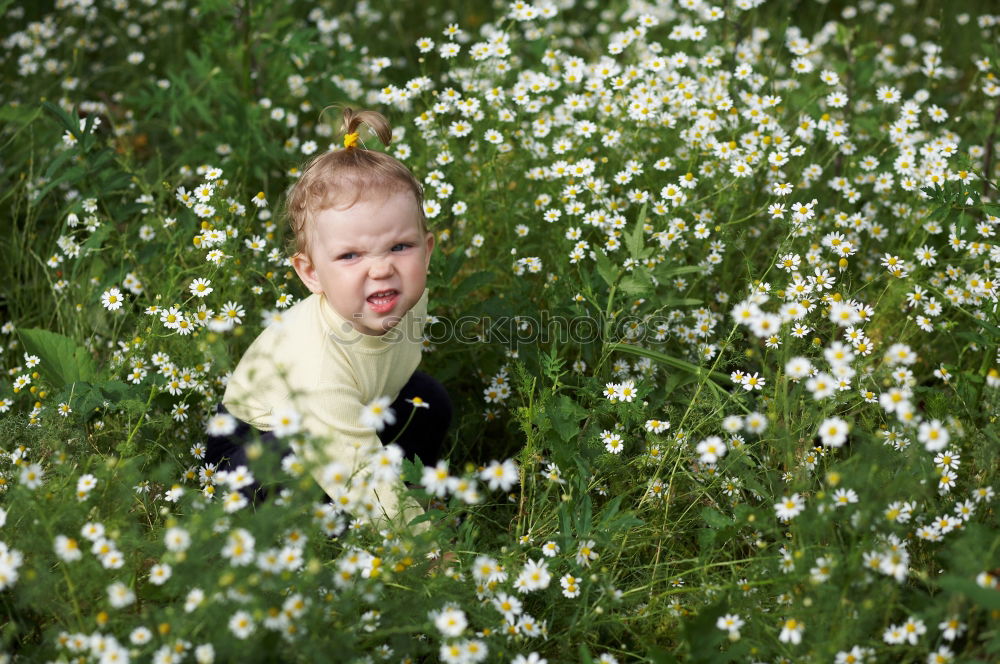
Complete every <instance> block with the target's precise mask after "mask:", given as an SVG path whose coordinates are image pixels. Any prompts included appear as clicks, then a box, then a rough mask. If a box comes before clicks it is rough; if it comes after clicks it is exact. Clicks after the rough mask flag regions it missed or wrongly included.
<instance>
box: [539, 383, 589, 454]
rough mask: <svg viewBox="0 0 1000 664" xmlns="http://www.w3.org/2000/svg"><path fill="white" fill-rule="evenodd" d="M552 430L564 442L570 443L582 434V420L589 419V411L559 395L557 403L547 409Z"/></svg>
mask: <svg viewBox="0 0 1000 664" xmlns="http://www.w3.org/2000/svg"><path fill="white" fill-rule="evenodd" d="M546 410H547V411H548V415H549V417H550V419H551V422H552V428H553V429H555V432H556V433H557V434H559V437H560V438H562V440H563V441H564V442H569V441H570V440H572V439H573V437H575V436H576V435H578V434H579V433H580V420H582V419H584V418H585V417H587V411H586V410H585V409H584V408H583V406H581V405H580V404H578V403H577V402H576V401H574V400H573V399H571V398H569V397H568V396H566V395H565V394H561V395H559V398H558V399H556V401H555V403H553V404H551V405H550V406H548V407H547V408H546Z"/></svg>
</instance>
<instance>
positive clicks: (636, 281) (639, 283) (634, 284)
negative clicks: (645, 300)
mask: <svg viewBox="0 0 1000 664" xmlns="http://www.w3.org/2000/svg"><path fill="white" fill-rule="evenodd" d="M619 288H621V290H622V292H623V293H625V294H627V295H650V294H652V293H653V280H652V279H651V278H650V277H649V272H647V271H646V270H644V269H637V270H635V271H634V272H631V273H629V274H627V275H626V276H625V277H624V278H623V279H622V281H621V283H620V284H619Z"/></svg>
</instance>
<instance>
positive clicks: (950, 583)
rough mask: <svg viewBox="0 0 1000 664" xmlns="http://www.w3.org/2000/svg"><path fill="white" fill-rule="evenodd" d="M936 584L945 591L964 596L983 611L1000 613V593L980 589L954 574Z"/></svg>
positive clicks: (973, 583)
mask: <svg viewBox="0 0 1000 664" xmlns="http://www.w3.org/2000/svg"><path fill="white" fill-rule="evenodd" d="M938 583H939V584H940V585H941V587H942V588H944V589H945V590H950V591H952V592H953V593H958V594H961V595H965V596H966V597H968V598H969V599H971V600H972V601H973V602H975V603H976V604H979V605H980V606H981V607H983V608H984V609H990V610H992V611H1000V591H998V590H993V589H991V588H982V587H980V586H979V585H977V584H976V582H975V581H973V580H971V579H966V578H963V577H960V576H955V575H954V574H950V575H948V576H944V577H941V580H940V581H939V582H938Z"/></svg>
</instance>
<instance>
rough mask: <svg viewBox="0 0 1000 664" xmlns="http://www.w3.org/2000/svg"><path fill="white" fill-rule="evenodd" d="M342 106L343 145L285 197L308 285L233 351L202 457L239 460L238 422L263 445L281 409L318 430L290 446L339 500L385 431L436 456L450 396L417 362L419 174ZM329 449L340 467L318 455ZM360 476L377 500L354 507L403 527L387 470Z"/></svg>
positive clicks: (362, 115) (382, 126) (423, 235)
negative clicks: (222, 425) (381, 475)
mask: <svg viewBox="0 0 1000 664" xmlns="http://www.w3.org/2000/svg"><path fill="white" fill-rule="evenodd" d="M343 116H344V117H343V125H344V131H345V137H344V148H342V149H335V150H331V151H329V152H326V153H325V154H322V155H319V156H318V157H316V158H314V159H312V160H311V161H310V163H309V164H308V166H306V168H305V169H304V171H303V174H302V176H301V178H300V179H299V180H298V182H296V183H295V185H294V187H293V188H292V190H291V191H290V193H289V196H288V201H287V215H288V218H289V223H290V225H291V228H292V231H293V233H294V238H295V250H294V253H293V255H292V258H291V263H292V266H293V267H294V268H295V272H296V274H298V276H299V278H300V279H301V280H302V283H303V284H305V286H306V288H308V289H309V290H310V291H311V292H312V295H311V296H309V297H308V298H306V299H304V300H302V301H300V302H299V303H297V304H296V305H294V306H293V307H292V308H291V309H289V310H288V311H287V312H285V314H283V315H282V320H281V322H280V323H279V324H275V325H272V326H270V327H268V328H267V329H265V330H264V331H263V332H262V333H261V334H260V336H258V337H257V339H255V340H254V342H253V343H252V345H251V346H250V348H249V349H247V352H246V353H245V354H244V355H243V357H242V359H241V360H240V362H239V364H238V366H237V367H236V369H235V370H234V371H233V374H232V376H231V378H230V380H229V383H228V385H227V388H226V393H225V396H224V398H223V402H222V408H221V410H224V411H225V412H228V413H229V414H231V415H233V416H234V417H235V418H236V419H237V420H239V424H238V426H237V430H236V432H235V433H233V434H232V435H229V436H225V437H219V436H214V437H213V436H210V437H209V441H208V446H207V447H208V453H207V455H206V457H207V460H208V461H209V462H216V463H220V469H225V468H235V467H238V466H239V465H247V462H246V452H245V450H244V449H243V443H244V442H246V441H247V440H248V439H249V438H250V436H251V428H253V429H256V430H257V431H259V432H261V434H262V439H263V440H264V441H266V442H268V443H271V444H274V442H275V440H276V435H275V434H276V433H280V432H281V430H282V428H283V427H287V426H288V424H289V422H288V420H289V418H291V419H292V420H295V421H296V422H295V424H297V425H298V426H300V427H301V429H302V430H303V431H304V432H306V433H308V434H311V435H312V436H314V437H315V439H316V440H317V441H319V442H318V443H317V444H316V445H313V446H307V447H306V449H304V450H302V456H303V457H304V458H305V460H306V461H308V462H311V463H310V465H311V466H312V467H314V468H316V470H315V471H314V472H313V476H314V478H315V479H316V480H317V481H318V482H319V484H320V486H321V487H322V488H323V490H324V491H326V493H327V494H328V495H329V496H330V497H331V498H332V499H334V500H336V501H337V502H338V504H341V505H345V504H346V505H347V506H348V508H349V509H351V508H352V507H357V506H358V503H357V501H359V497H358V496H357V495H348V494H346V493H345V491H344V485H343V477H344V476H345V475H346V476H350V475H351V474H353V473H356V472H357V471H359V470H362V471H363V468H362V464H363V463H364V461H365V460H366V459H367V458H368V457H369V456H370V455H371V454H372V452H373V451H375V450H378V449H379V448H380V447H381V445H382V444H383V443H385V444H388V443H389V442H392V441H393V440H395V442H396V444H397V445H399V446H400V447H401V448H402V450H403V452H404V455H405V456H406V457H407V458H410V459H412V458H413V457H414V456H419V457H420V459H421V460H422V461H423V463H424V464H425V465H432V464H434V463H436V462H437V460H438V456H439V455H440V452H441V445H442V442H443V440H444V436H445V433H446V430H447V428H448V425H449V423H450V420H451V404H450V401H449V399H448V395H447V392H446V391H445V390H444V388H443V387H442V386H441V385H440V383H438V382H437V381H435V380H434V379H433V378H431V377H430V376H428V375H426V374H424V373H422V372H418V371H416V368H417V365H418V364H419V363H420V356H421V348H422V344H421V339H422V329H423V325H424V322H425V320H426V318H427V293H426V291H425V284H426V280H427V267H428V265H429V263H430V258H431V252H432V251H433V249H434V235H433V234H431V233H429V232H428V231H427V225H426V219H425V217H424V213H423V192H422V189H421V186H420V183H419V182H418V181H417V180H416V179H415V178H414V176H413V174H412V173H410V171H409V170H408V169H407V168H406V166H404V165H403V164H402V163H400V162H399V161H397V160H396V159H394V158H393V157H391V156H389V155H387V154H385V153H382V152H377V151H374V150H368V149H366V148H365V147H364V146H363V144H361V143H360V141H359V138H358V129H359V128H360V125H361V124H362V123H364V124H365V125H367V126H368V127H369V128H370V129H371V130H372V131H373V132H374V133H375V135H377V136H378V137H379V139H380V140H381V141H382V143H383V144H384V145H386V146H388V145H389V143H390V142H391V140H392V132H391V130H390V128H389V124H388V122H387V121H386V119H385V118H384V117H383V116H382V115H380V114H379V113H376V112H373V111H362V112H355V111H352V110H351V109H346V110H345V111H344V113H343ZM380 397H386V399H384V400H383V409H384V406H385V405H388V402H389V401H390V400H391V401H392V404H391V408H392V410H393V411H394V413H395V418H396V419H395V423H394V424H393V423H392V422H386V424H388V425H389V426H387V427H386V428H384V429H382V430H381V431H380V432H378V434H376V430H375V429H374V428H373V426H372V419H373V418H372V409H370V408H369V406H370V404H372V403H373V402H375V401H376V400H377V399H379V398H380ZM375 419H378V418H377V417H376V418H375ZM404 427H405V428H404ZM275 429H278V431H277V432H276V431H275ZM330 462H334V466H333V467H334V468H340V469H342V472H340V473H337V472H333V473H331V472H330V468H331V466H328V465H327V466H326V467H325V468H324V465H325V464H329V463H330ZM338 474H339V475H340V477H337V475H338ZM370 486H371V488H373V490H374V494H375V497H376V498H377V504H371V502H369V503H368V504H367V505H366V506H365V507H366V509H363V510H361V511H362V512H365V511H367V512H368V513H369V514H370V516H372V517H373V518H375V519H376V520H377V521H385V520H388V521H390V522H393V523H394V524H395V525H397V526H402V525H405V523H406V522H407V521H409V520H410V519H411V518H412V517H413V516H415V515H416V514H419V506H417V505H416V503H415V502H412V501H408V503H407V504H406V505H404V506H401V505H399V504H398V500H397V496H396V491H397V489H398V488H399V487H398V483H394V482H388V481H382V482H376V481H372V483H371V485H370ZM257 488H259V487H254V488H253V489H254V490H255V491H256V489H257ZM360 500H364V499H360Z"/></svg>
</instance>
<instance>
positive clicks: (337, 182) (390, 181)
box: [285, 108, 427, 254]
mask: <svg viewBox="0 0 1000 664" xmlns="http://www.w3.org/2000/svg"><path fill="white" fill-rule="evenodd" d="M325 111H326V109H324V112H325ZM342 114H343V118H342V124H341V131H342V133H343V134H344V135H345V136H348V135H350V134H358V133H359V129H360V128H361V125H362V124H364V125H367V126H368V128H369V129H370V130H371V131H372V133H374V134H375V135H376V136H377V137H378V139H379V140H380V141H381V142H382V145H384V146H385V147H389V144H390V143H391V142H392V129H391V128H390V127H389V121H388V120H386V119H385V116H383V115H382V114H381V113H378V112H376V111H355V110H354V109H351V108H344V109H343V111H342ZM400 191H403V192H405V191H409V192H412V193H413V196H414V198H415V199H416V203H417V208H418V209H419V211H420V230H421V232H424V233H426V232H427V220H426V218H425V217H424V192H423V187H421V186H420V182H419V181H417V179H416V178H415V177H414V176H413V173H411V172H410V169H408V168H407V167H406V166H405V165H404V164H403V163H402V162H400V161H399V160H398V159H396V158H394V157H392V156H391V155H388V154H386V153H384V152H378V151H376V150H368V149H367V148H365V147H362V145H361V143H360V141H356V142H353V144H352V145H351V146H350V147H345V148H336V149H333V150H330V151H328V152H324V153H323V154H320V155H317V156H316V157H314V158H313V159H312V160H310V161H309V163H308V164H307V165H306V167H305V169H304V170H303V173H302V176H301V177H300V178H299V179H298V181H297V182H296V183H295V184H294V185H293V186H292V188H291V191H290V192H289V194H288V199H287V200H286V202H285V215H286V216H287V218H288V224H289V226H290V227H291V229H292V233H293V236H294V244H290V247H289V249H290V250H292V249H294V251H291V253H293V254H294V253H301V252H305V251H306V250H307V249H308V244H309V242H308V237H307V235H308V233H307V231H308V227H309V225H310V222H311V220H312V219H314V218H315V216H316V215H317V214H318V213H320V212H322V211H323V210H326V209H329V208H333V207H337V208H349V207H351V206H352V205H354V204H355V203H357V202H358V200H359V199H360V198H361V197H362V196H366V197H367V196H371V195H372V194H373V193H374V194H379V195H383V196H388V195H389V194H393V193H397V192H400Z"/></svg>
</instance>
